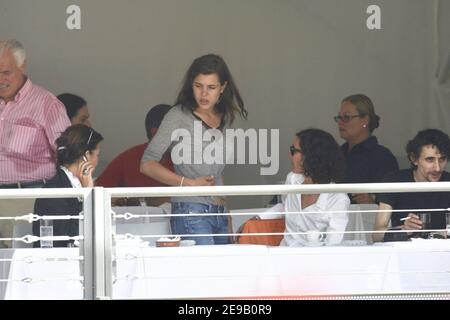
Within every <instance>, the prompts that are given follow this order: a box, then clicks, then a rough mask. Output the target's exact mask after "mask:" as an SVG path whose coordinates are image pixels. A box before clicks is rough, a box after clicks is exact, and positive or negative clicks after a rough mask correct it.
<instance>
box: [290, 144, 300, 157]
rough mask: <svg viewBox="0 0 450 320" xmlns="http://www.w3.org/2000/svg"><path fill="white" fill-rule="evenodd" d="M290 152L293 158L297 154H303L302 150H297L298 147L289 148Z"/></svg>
mask: <svg viewBox="0 0 450 320" xmlns="http://www.w3.org/2000/svg"><path fill="white" fill-rule="evenodd" d="M289 151H290V152H291V156H293V155H294V154H295V153H296V152H300V153H301V152H302V150H300V149H297V148H296V147H294V145H292V146H290V147H289Z"/></svg>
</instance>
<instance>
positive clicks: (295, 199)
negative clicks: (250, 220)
mask: <svg viewBox="0 0 450 320" xmlns="http://www.w3.org/2000/svg"><path fill="white" fill-rule="evenodd" d="M289 158H290V160H291V163H292V171H291V172H290V173H289V174H288V175H287V178H286V184H313V183H314V184H323V183H335V182H339V181H340V180H341V179H342V177H343V174H344V166H345V164H344V158H343V155H342V152H341V150H340V148H339V145H338V144H337V142H336V140H335V139H334V138H333V136H332V135H331V134H329V133H327V132H325V131H323V130H319V129H307V130H303V131H300V132H298V133H297V134H296V136H295V138H294V140H293V142H292V145H291V147H290V156H289ZM349 206H350V199H349V198H348V196H347V195H346V194H345V193H322V194H288V195H287V196H286V197H283V203H282V204H281V206H280V205H278V207H279V210H281V211H285V212H298V214H286V230H285V233H294V234H286V235H285V236H284V239H283V241H282V242H281V245H288V246H296V245H299V246H302V245H320V244H323V243H324V244H326V245H337V244H339V243H340V242H341V241H342V239H343V237H344V234H343V232H344V231H345V228H346V226H347V222H348V217H347V210H348V208H349ZM274 210H276V208H274ZM338 211H339V212H338ZM308 212H311V213H308ZM262 218H264V216H262ZM312 230H316V231H319V232H323V234H324V239H323V242H320V243H312V244H311V243H310V241H308V240H307V237H306V234H295V233H306V232H309V231H312ZM335 232H336V233H335Z"/></svg>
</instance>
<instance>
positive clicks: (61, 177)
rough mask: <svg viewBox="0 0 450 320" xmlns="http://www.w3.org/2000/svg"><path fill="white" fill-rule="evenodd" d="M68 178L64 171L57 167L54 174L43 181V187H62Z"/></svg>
mask: <svg viewBox="0 0 450 320" xmlns="http://www.w3.org/2000/svg"><path fill="white" fill-rule="evenodd" d="M68 179H69V178H68V177H67V175H66V174H65V173H64V171H62V170H61V169H59V168H58V169H57V170H56V173H55V175H54V176H53V177H52V178H50V179H49V180H47V181H46V182H45V184H44V188H63V187H65V186H66V184H67V181H68Z"/></svg>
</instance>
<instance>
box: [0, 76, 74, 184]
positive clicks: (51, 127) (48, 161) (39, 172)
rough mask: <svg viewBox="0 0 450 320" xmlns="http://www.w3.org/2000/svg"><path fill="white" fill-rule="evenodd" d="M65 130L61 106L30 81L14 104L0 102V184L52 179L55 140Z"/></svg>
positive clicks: (66, 121)
mask: <svg viewBox="0 0 450 320" xmlns="http://www.w3.org/2000/svg"><path fill="white" fill-rule="evenodd" d="M68 126H70V120H69V117H68V116H67V114H66V110H65V107H64V105H63V104H62V103H61V102H60V101H59V100H58V99H57V98H56V97H55V96H54V95H53V94H51V93H50V92H48V91H47V90H45V89H43V88H41V87H39V86H36V85H34V84H32V83H31V80H30V79H27V80H26V82H25V84H24V85H23V86H22V88H21V89H20V90H19V92H18V93H17V94H16V96H15V97H14V99H13V100H11V101H9V102H8V103H5V101H4V100H3V99H1V98H0V184H7V183H15V182H29V181H36V180H40V179H49V178H51V177H53V176H54V175H55V173H56V153H55V150H56V145H55V140H56V139H57V138H58V137H59V136H60V135H61V133H62V132H63V131H64V130H65V129H66V128H67V127H68Z"/></svg>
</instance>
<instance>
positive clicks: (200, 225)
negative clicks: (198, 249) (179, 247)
mask: <svg viewBox="0 0 450 320" xmlns="http://www.w3.org/2000/svg"><path fill="white" fill-rule="evenodd" d="M188 213H189V214H190V213H225V207H224V206H217V205H212V204H205V203H195V202H172V214H188ZM170 226H171V228H172V234H177V235H181V234H211V236H202V237H183V239H184V240H195V243H196V244H197V245H212V244H227V243H228V237H227V236H212V234H215V233H228V216H204V217H202V216H193V217H189V216H184V217H176V216H172V217H171V219H170Z"/></svg>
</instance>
